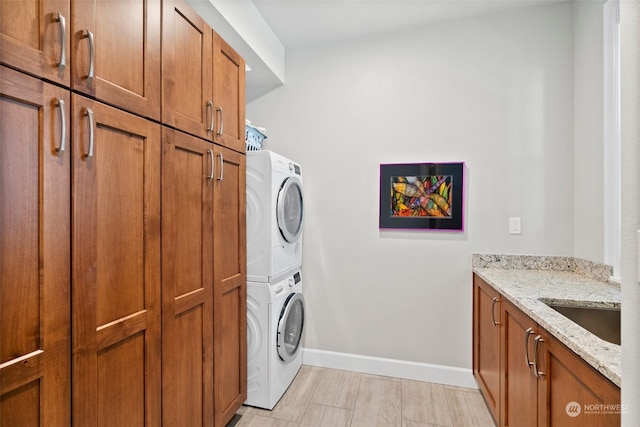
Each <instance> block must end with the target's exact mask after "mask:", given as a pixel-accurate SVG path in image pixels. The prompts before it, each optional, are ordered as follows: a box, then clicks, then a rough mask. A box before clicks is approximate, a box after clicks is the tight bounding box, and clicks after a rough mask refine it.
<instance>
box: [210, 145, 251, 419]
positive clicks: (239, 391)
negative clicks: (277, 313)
mask: <svg viewBox="0 0 640 427" xmlns="http://www.w3.org/2000/svg"><path fill="white" fill-rule="evenodd" d="M215 154H216V164H217V171H216V177H215V191H214V214H213V229H214V242H215V244H214V252H213V254H214V278H215V279H214V294H213V301H214V309H213V313H214V321H213V325H214V335H213V336H214V384H215V413H216V415H215V417H216V423H215V425H216V426H223V425H226V424H227V422H228V421H229V420H230V419H231V418H232V417H233V414H234V413H235V412H236V410H237V409H238V408H239V407H240V405H242V402H244V401H245V400H246V398H247V354H246V353H247V306H246V304H247V284H246V231H245V230H246V210H245V199H246V195H245V156H244V155H243V154H239V153H237V152H235V151H231V150H228V149H226V148H223V147H219V146H216V147H215Z"/></svg>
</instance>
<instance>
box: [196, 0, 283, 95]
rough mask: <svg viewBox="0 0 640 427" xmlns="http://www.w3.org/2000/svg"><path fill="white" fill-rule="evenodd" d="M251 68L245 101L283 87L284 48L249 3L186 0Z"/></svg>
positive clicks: (225, 0)
mask: <svg viewBox="0 0 640 427" xmlns="http://www.w3.org/2000/svg"><path fill="white" fill-rule="evenodd" d="M187 3H189V5H190V6H191V7H192V8H193V9H194V10H195V11H196V12H197V13H198V14H199V15H200V16H201V17H202V18H204V19H205V20H206V21H207V23H208V24H209V25H210V26H211V27H212V28H213V29H215V31H216V32H217V33H218V34H219V35H220V36H221V37H222V38H223V39H225V40H226V42H227V43H229V44H230V45H231V46H232V47H233V48H234V49H235V50H236V51H238V53H239V54H240V55H242V57H243V58H244V59H245V61H246V63H247V65H248V66H249V67H250V68H251V71H248V72H247V74H246V102H251V101H253V100H254V99H257V98H259V97H261V96H262V95H264V94H266V93H268V92H270V91H272V90H273V89H275V88H277V87H278V86H281V85H282V84H284V54H285V52H284V47H283V46H282V43H280V41H279V40H278V38H277V37H276V36H275V34H274V33H273V31H272V30H271V28H270V26H269V24H268V23H267V22H266V21H265V20H264V18H263V17H262V15H261V14H260V12H258V10H257V9H256V7H255V5H254V4H253V3H252V2H251V1H250V0H187Z"/></svg>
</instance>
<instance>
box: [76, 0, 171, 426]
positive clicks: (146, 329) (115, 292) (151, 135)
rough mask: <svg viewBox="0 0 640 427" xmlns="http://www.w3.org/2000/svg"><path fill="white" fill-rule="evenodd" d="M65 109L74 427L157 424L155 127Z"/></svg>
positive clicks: (104, 109)
mask: <svg viewBox="0 0 640 427" xmlns="http://www.w3.org/2000/svg"><path fill="white" fill-rule="evenodd" d="M115 3H118V2H115ZM72 102H73V121H74V133H73V141H74V143H73V151H74V156H73V180H72V194H73V197H72V217H73V222H72V228H73V233H72V236H73V238H72V248H73V256H72V274H73V284H72V287H73V293H72V313H73V315H72V325H73V327H72V336H73V343H72V350H73V375H72V378H73V397H72V399H73V420H74V424H75V425H77V426H123V425H126V426H149V427H153V426H159V425H160V424H161V420H160V414H161V412H160V402H161V397H160V396H161V383H160V378H161V364H160V362H161V358H160V354H161V347H160V125H159V124H157V123H154V122H152V121H150V120H145V119H143V118H141V117H138V116H134V115H132V114H129V113H126V112H124V111H122V110H118V109H116V108H113V107H109V106H107V105H105V104H102V103H99V102H97V101H92V100H89V99H87V98H84V97H82V96H80V95H75V94H74V95H73V99H72Z"/></svg>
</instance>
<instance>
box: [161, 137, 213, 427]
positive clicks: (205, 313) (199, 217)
mask: <svg viewBox="0 0 640 427" xmlns="http://www.w3.org/2000/svg"><path fill="white" fill-rule="evenodd" d="M162 133H163V135H162V182H163V186H162V308H163V310H162V313H163V314H162V359H163V362H162V381H163V396H162V398H163V414H162V418H163V420H162V421H163V425H164V426H167V427H171V426H211V425H212V424H213V311H212V306H213V293H212V292H213V224H212V209H213V185H214V184H213V179H214V178H213V173H214V171H213V167H214V160H215V156H214V153H213V144H210V143H207V142H206V141H203V140H201V139H198V138H195V137H193V136H191V135H187V134H184V133H182V132H178V131H175V130H172V129H169V128H166V127H163V132H162Z"/></svg>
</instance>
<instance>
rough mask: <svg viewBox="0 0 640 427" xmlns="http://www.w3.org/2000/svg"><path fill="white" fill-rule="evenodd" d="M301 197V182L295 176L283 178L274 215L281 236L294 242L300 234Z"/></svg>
mask: <svg viewBox="0 0 640 427" xmlns="http://www.w3.org/2000/svg"><path fill="white" fill-rule="evenodd" d="M302 216H303V197H302V182H300V180H299V179H298V178H296V177H295V176H291V177H289V178H287V179H285V180H284V182H283V183H282V185H281V186H280V191H279V192H278V199H277V202H276V217H277V219H278V228H279V229H280V234H282V237H284V239H285V240H286V241H287V242H289V243H295V242H297V241H298V239H300V235H301V234H302Z"/></svg>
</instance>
